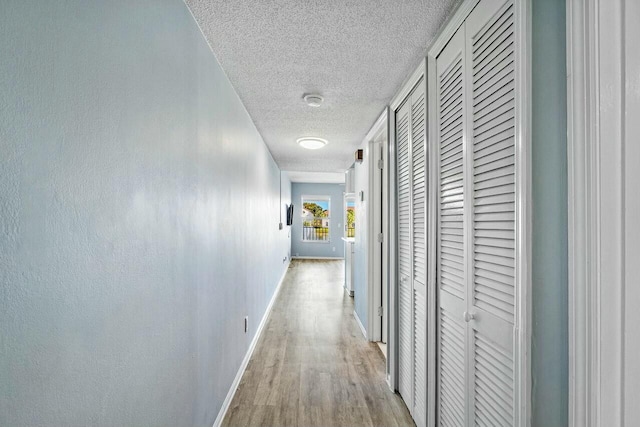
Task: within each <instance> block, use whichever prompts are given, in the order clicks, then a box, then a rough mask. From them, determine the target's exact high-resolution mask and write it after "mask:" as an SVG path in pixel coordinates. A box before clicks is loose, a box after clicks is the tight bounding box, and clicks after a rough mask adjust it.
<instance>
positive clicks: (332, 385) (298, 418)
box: [222, 260, 414, 427]
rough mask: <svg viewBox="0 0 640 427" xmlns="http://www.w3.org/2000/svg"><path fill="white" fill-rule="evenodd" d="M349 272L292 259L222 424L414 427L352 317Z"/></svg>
mask: <svg viewBox="0 0 640 427" xmlns="http://www.w3.org/2000/svg"><path fill="white" fill-rule="evenodd" d="M343 269H344V264H343V261H316V260H294V261H292V263H291V267H290V268H289V272H288V273H287V276H286V278H285V281H284V283H283V284H282V289H281V291H280V295H279V296H278V298H277V300H276V302H275V304H274V307H273V310H272V312H271V316H270V318H269V320H268V322H267V324H266V326H265V330H264V331H263V334H262V337H261V339H260V341H259V342H258V344H257V347H256V350H255V352H254V354H253V357H252V358H251V361H250V362H249V365H248V367H247V370H246V372H245V374H244V376H243V377H242V380H241V382H240V386H239V387H238V391H237V392H236V395H235V396H234V398H233V401H232V402H231V406H230V408H229V411H228V412H227V415H226V417H225V419H224V420H223V423H222V425H223V426H225V427H236V426H242V427H244V426H256V427H257V426H259V427H286V426H300V427H312V426H322V427H329V426H349V427H356V426H384V427H392V426H414V423H413V420H412V419H411V416H410V414H409V411H408V410H407V408H406V406H405V405H404V402H403V401H402V400H401V398H400V397H399V396H398V395H396V394H394V393H392V392H391V391H390V390H389V387H388V386H387V383H386V381H385V360H384V357H383V356H382V353H381V352H380V349H379V348H378V346H377V345H376V344H374V343H369V342H367V341H366V340H365V339H364V337H363V336H362V332H361V331H360V328H359V327H358V325H357V324H356V321H355V319H354V318H353V299H352V298H350V297H349V296H347V295H346V293H345V292H344V290H343V288H342V284H343V282H344V270H343Z"/></svg>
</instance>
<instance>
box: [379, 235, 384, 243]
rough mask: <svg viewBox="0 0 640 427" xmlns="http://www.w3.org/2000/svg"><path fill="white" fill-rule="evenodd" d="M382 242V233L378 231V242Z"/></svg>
mask: <svg viewBox="0 0 640 427" xmlns="http://www.w3.org/2000/svg"><path fill="white" fill-rule="evenodd" d="M382 242H384V235H383V234H382V233H378V243H382Z"/></svg>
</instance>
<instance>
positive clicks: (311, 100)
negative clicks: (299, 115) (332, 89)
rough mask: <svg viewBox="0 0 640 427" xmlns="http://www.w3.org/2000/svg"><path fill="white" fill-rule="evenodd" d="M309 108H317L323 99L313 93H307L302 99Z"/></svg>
mask: <svg viewBox="0 0 640 427" xmlns="http://www.w3.org/2000/svg"><path fill="white" fill-rule="evenodd" d="M302 98H303V99H304V102H306V103H307V105H308V106H309V107H319V106H320V105H321V104H322V101H324V98H323V97H322V96H320V95H318V94H315V93H308V94H306V95H305V96H303V97H302Z"/></svg>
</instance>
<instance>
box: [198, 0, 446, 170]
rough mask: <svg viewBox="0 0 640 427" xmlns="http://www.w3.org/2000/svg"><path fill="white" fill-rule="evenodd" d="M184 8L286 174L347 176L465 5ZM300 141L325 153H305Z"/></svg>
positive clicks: (279, 1)
mask: <svg viewBox="0 0 640 427" xmlns="http://www.w3.org/2000/svg"><path fill="white" fill-rule="evenodd" d="M186 3H187V5H188V6H189V8H190V9H191V11H192V13H193V15H194V16H195V18H196V20H197V22H198V24H199V25H200V27H201V28H202V31H203V33H204V34H205V37H206V38H207V40H208V41H209V44H210V45H211V47H212V49H213V51H214V53H215V55H216V57H217V58H218V61H219V62H220V64H221V65H222V67H223V68H224V70H225V72H226V73H227V75H228V77H229V79H230V80H231V83H232V84H233V85H234V87H235V89H236V91H237V92H238V94H239V96H240V98H241V99H242V101H243V103H244V104H245V106H246V108H247V110H248V111H249V114H250V115H251V117H252V118H253V121H254V122H255V124H256V126H257V128H258V130H259V131H260V133H261V134H262V136H263V138H264V140H265V142H266V144H267V145H268V147H269V149H270V150H271V153H272V154H273V156H274V158H275V160H276V162H277V163H278V165H279V166H280V168H281V169H283V170H289V171H306V172H343V171H344V170H345V169H347V168H348V167H349V165H351V163H353V151H354V150H355V149H356V148H357V147H358V146H359V145H360V144H361V142H362V140H363V138H364V137H365V135H366V133H367V132H368V130H369V128H370V127H371V126H372V125H373V123H374V122H375V120H376V119H377V118H378V116H379V115H380V113H381V112H382V110H383V108H384V106H385V105H387V104H388V103H389V101H390V100H391V98H392V97H393V95H394V94H395V93H396V91H397V90H398V89H399V88H400V85H401V84H402V83H403V81H404V80H405V78H406V77H407V76H408V75H409V74H411V72H412V71H413V70H414V68H415V67H416V66H417V65H418V63H419V61H420V59H421V58H422V57H424V55H425V53H426V49H427V47H428V45H429V43H430V42H431V41H432V39H433V38H434V36H435V35H436V34H437V32H438V30H439V28H440V27H441V26H442V25H443V24H444V23H445V21H446V19H447V18H448V17H449V16H450V15H451V14H452V13H453V10H454V9H455V6H456V5H457V4H458V3H459V0H392V1H388V0H186ZM310 92H313V93H320V94H321V95H322V96H324V98H325V101H324V103H323V105H322V106H321V107H319V108H312V107H309V106H307V105H306V104H305V103H304V101H303V100H302V96H303V94H305V93H310ZM303 136H317V137H321V138H324V139H327V140H328V141H329V144H328V145H327V146H326V147H324V148H322V149H320V150H306V149H304V148H302V147H300V146H298V145H297V144H296V139H298V138H300V137H303Z"/></svg>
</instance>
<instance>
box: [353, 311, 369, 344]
mask: <svg viewBox="0 0 640 427" xmlns="http://www.w3.org/2000/svg"><path fill="white" fill-rule="evenodd" d="M353 317H354V318H355V319H356V323H357V324H358V326H360V331H361V332H362V335H363V336H364V339H365V340H367V341H368V338H367V330H366V329H365V328H364V326H362V321H361V320H360V318H359V317H358V313H356V311H355V310H353Z"/></svg>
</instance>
